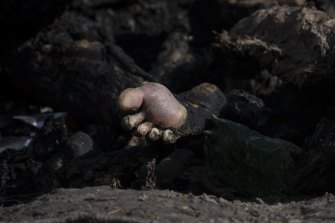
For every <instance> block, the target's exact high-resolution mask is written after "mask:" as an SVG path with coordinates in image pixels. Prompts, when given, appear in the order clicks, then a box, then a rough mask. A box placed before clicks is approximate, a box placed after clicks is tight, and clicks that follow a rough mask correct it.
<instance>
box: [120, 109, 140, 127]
mask: <svg viewBox="0 0 335 223" xmlns="http://www.w3.org/2000/svg"><path fill="white" fill-rule="evenodd" d="M144 119H145V114H144V112H140V113H137V114H135V115H128V116H126V117H124V118H123V119H122V121H121V125H122V127H123V128H124V129H126V130H131V129H133V128H134V127H136V126H138V125H139V124H140V123H141V122H143V120H144Z"/></svg>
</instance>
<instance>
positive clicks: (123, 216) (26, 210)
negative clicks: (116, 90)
mask: <svg viewBox="0 0 335 223" xmlns="http://www.w3.org/2000/svg"><path fill="white" fill-rule="evenodd" d="M334 205H335V197H334V195H332V194H325V195H324V196H322V197H318V198H313V199H306V200H301V201H290V202H275V203H274V204H266V203H265V202H264V201H263V200H262V199H257V200H255V201H249V202H246V201H241V200H234V201H228V200H226V199H224V198H220V197H216V196H212V195H206V194H202V195H200V196H194V195H192V194H181V193H177V192H174V191H169V190H150V191H136V190H117V189H111V188H110V187H107V186H102V187H89V188H83V189H58V190H55V191H53V192H51V193H49V194H44V195H42V196H39V197H37V198H36V199H35V200H34V201H33V202H30V203H28V204H19V205H16V206H13V207H7V208H1V209H0V213H1V216H0V221H3V222H332V221H335V215H334V211H333V210H334Z"/></svg>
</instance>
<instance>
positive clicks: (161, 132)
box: [118, 82, 226, 143]
mask: <svg viewBox="0 0 335 223" xmlns="http://www.w3.org/2000/svg"><path fill="white" fill-rule="evenodd" d="M225 103H226V98H225V96H224V94H223V93H222V92H221V91H220V89H219V88H217V87H216V86H215V85H213V84H208V83H203V84H200V85H198V86H196V87H194V88H192V89H191V90H189V91H186V92H185V93H182V94H178V95H176V97H175V96H174V95H173V94H172V93H171V92H170V91H169V90H168V89H167V88H166V87H165V86H163V85H161V84H159V83H154V82H146V83H144V84H143V85H142V86H140V87H137V88H128V89H125V90H124V91H123V92H122V93H121V94H120V96H119V99H118V105H119V108H120V110H121V111H122V112H132V111H135V114H131V115H127V116H125V117H124V118H123V119H122V121H121V123H122V126H123V127H124V128H125V129H126V130H133V129H134V130H135V131H134V135H138V136H143V137H144V136H147V137H148V138H149V139H150V140H152V141H157V140H159V139H162V140H163V141H164V142H166V143H174V142H176V141H177V140H178V138H180V137H181V136H184V135H195V134H199V133H200V132H201V131H202V130H204V127H205V121H206V119H208V118H211V117H212V116H213V115H218V114H219V113H220V111H221V109H222V108H223V106H224V105H225Z"/></svg>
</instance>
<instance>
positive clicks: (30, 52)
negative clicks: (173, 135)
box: [0, 0, 335, 223]
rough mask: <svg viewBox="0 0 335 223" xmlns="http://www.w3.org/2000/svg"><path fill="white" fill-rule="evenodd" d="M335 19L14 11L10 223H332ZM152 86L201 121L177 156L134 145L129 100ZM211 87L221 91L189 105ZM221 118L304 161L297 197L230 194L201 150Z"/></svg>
mask: <svg viewBox="0 0 335 223" xmlns="http://www.w3.org/2000/svg"><path fill="white" fill-rule="evenodd" d="M334 8H335V6H334V3H333V2H332V1H330V0H306V1H305V0H295V1H287V0H278V1H274V0H236V1H234V0H233V1H232V0H209V1H202V0H176V1H170V0H162V1H155V0H72V1H64V0H50V1H44V0H29V1H22V0H3V1H2V2H0V25H1V28H0V29H1V31H2V33H5V34H3V35H1V36H0V40H1V41H0V42H1V44H0V50H1V51H0V222H173V221H176V222H290V223H293V222H331V221H335V215H334V211H333V210H334V208H335V204H334V202H335V199H334V195H332V194H334V193H335V174H334V173H335V156H334V154H335V152H334V151H335V103H334V102H335V96H334V93H333V89H334V87H335V78H334V73H335V65H334V59H333V58H334V55H335V41H334V39H335V22H334V15H335V13H334V11H335V10H334ZM32 11H34V12H35V13H30V12H32ZM145 80H147V81H156V82H159V83H162V84H164V85H166V86H167V87H168V88H169V89H171V90H172V91H173V92H174V93H176V97H177V98H178V100H180V101H181V102H182V103H183V104H184V105H185V106H186V107H187V109H188V112H189V113H190V115H189V123H187V125H185V126H184V127H185V128H184V129H183V128H181V129H180V132H181V133H180V134H181V135H182V136H183V137H182V138H181V139H180V140H179V141H178V142H177V143H175V144H172V145H166V144H164V143H162V142H156V143H153V142H149V143H146V142H144V141H143V139H142V141H139V142H138V141H136V140H135V141H134V142H132V141H129V138H130V136H131V133H129V132H126V131H124V130H122V129H121V126H120V124H119V122H120V118H121V117H122V115H121V114H120V113H119V111H118V109H117V107H116V105H115V102H116V98H117V97H118V95H119V93H120V92H121V91H122V90H123V89H125V88H127V87H134V86H138V85H139V84H140V83H141V82H142V81H145ZM204 82H208V83H211V84H215V85H216V86H217V87H218V88H217V89H218V91H215V92H211V93H213V94H208V92H207V94H206V92H205V91H198V90H193V91H192V90H190V89H192V88H194V87H195V86H197V85H198V84H200V83H204ZM195 89H197V88H195ZM215 89H216V88H215ZM222 93H224V95H222ZM207 96H208V97H207ZM198 105H201V106H198ZM199 107H200V108H201V109H198V108H199ZM213 114H215V115H217V116H219V117H221V118H225V119H228V120H232V121H235V122H238V123H242V124H243V125H245V126H247V127H249V128H250V129H253V130H257V131H259V132H260V133H262V134H264V135H266V136H268V137H272V138H277V139H281V140H286V141H289V142H292V143H294V144H295V145H296V146H298V147H300V148H301V151H302V152H301V153H300V154H298V155H296V156H294V157H292V163H293V162H294V163H293V164H292V163H290V164H292V165H291V166H290V168H289V169H288V170H286V171H287V172H288V174H287V175H285V176H284V177H283V179H282V178H281V179H280V180H283V182H285V183H287V186H288V189H289V190H287V191H284V190H283V191H280V193H275V194H270V195H269V194H267V195H264V196H258V195H259V194H248V193H246V191H255V190H253V189H254V188H251V189H250V190H244V191H243V190H242V189H241V187H239V186H240V185H239V182H237V183H236V181H235V184H234V183H231V182H229V179H228V178H227V177H226V178H225V176H224V175H223V177H222V176H221V177H222V178H220V177H219V176H218V174H217V172H215V171H216V170H215V169H213V168H211V167H212V166H211V163H209V162H210V161H209V160H210V159H208V157H207V155H208V154H206V151H205V150H206V149H205V143H204V134H203V130H204V129H205V128H208V126H207V127H206V123H207V122H206V120H207V119H208V118H210V117H211V116H212V115H213ZM133 145H135V147H131V146H133ZM215 158H216V157H215V156H214V158H213V157H212V160H213V159H214V160H215ZM240 158H243V157H240ZM271 158H273V159H274V160H275V161H276V157H275V156H272V157H271ZM219 163H220V162H219ZM233 163H234V162H233ZM236 163H238V162H236ZM219 167H220V165H219ZM257 167H259V166H257ZM245 169H247V170H248V167H247V168H245ZM260 169H261V170H262V166H260ZM258 171H259V170H258ZM228 172H230V171H229V170H228ZM265 172H266V171H265ZM258 173H259V172H257V171H255V173H254V175H253V176H256V178H257V177H258V175H261V174H258ZM243 174H246V175H243ZM245 176H248V171H247V172H242V178H239V179H242V180H243V179H244V178H246V177H245ZM233 177H234V176H233ZM257 179H258V178H257ZM233 182H234V181H233ZM242 184H243V182H242ZM244 185H247V186H249V185H250V187H251V184H244ZM256 185H257V184H256ZM280 186H281V185H280ZM280 186H279V188H280ZM242 188H243V187H242ZM244 189H245V188H244ZM248 189H249V188H248ZM256 189H257V188H256ZM256 191H257V190H256ZM270 191H272V190H270ZM258 192H259V191H258ZM261 192H262V191H261ZM262 195H263V194H262ZM260 197H261V198H260Z"/></svg>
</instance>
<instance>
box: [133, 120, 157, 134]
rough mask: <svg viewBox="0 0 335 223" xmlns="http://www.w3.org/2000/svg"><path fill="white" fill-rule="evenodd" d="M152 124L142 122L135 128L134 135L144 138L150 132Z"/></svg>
mask: <svg viewBox="0 0 335 223" xmlns="http://www.w3.org/2000/svg"><path fill="white" fill-rule="evenodd" d="M152 127H153V124H152V123H151V122H144V123H142V124H140V125H139V126H138V127H137V130H136V133H137V134H138V135H141V136H145V135H146V134H148V132H150V131H151V129H152Z"/></svg>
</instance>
